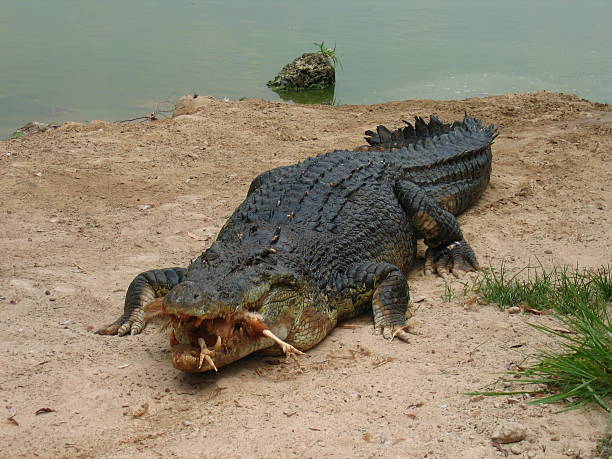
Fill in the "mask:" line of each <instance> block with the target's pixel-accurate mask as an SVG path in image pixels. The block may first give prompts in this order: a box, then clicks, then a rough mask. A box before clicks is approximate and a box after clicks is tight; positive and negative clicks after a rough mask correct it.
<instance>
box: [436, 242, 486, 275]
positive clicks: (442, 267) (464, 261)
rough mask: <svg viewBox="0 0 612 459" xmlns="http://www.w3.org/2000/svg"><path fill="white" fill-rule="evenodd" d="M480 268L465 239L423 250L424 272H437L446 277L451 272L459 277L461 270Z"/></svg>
mask: <svg viewBox="0 0 612 459" xmlns="http://www.w3.org/2000/svg"><path fill="white" fill-rule="evenodd" d="M479 269H480V266H479V265H478V260H476V255H475V254H474V251H473V250H472V248H471V247H470V245H469V244H468V243H467V242H466V241H465V240H463V239H462V240H460V241H456V242H453V243H451V244H449V245H447V246H445V247H436V248H435V249H432V248H428V249H427V251H426V252H425V274H433V273H435V274H438V275H439V276H441V277H442V278H447V277H448V276H449V275H450V274H451V273H452V274H453V275H454V276H455V277H460V276H461V273H462V272H467V271H477V270H479Z"/></svg>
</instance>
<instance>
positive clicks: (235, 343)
mask: <svg viewBox="0 0 612 459" xmlns="http://www.w3.org/2000/svg"><path fill="white" fill-rule="evenodd" d="M168 326H169V327H170V332H169V334H168V338H169V341H170V345H171V352H172V364H173V365H174V367H175V368H177V369H178V370H181V371H186V372H203V371H209V370H213V369H214V370H216V369H217V368H220V367H222V366H224V365H227V364H229V363H232V362H234V361H236V360H238V359H240V358H242V357H244V356H246V355H248V354H251V353H253V352H255V351H258V350H260V349H265V348H268V347H271V346H273V345H274V344H275V343H274V341H273V340H272V339H270V338H268V337H266V336H264V335H263V334H262V332H263V331H264V330H268V329H269V328H268V326H267V325H266V324H265V323H264V322H263V320H262V319H261V316H259V315H258V314H254V313H250V312H241V313H236V314H232V315H228V316H226V317H208V318H206V317H201V316H183V315H181V316H180V317H179V316H177V315H173V314H171V315H170V320H169V323H168ZM282 328H283V329H284V330H286V329H285V328H284V327H282ZM284 330H281V332H282V331H284ZM277 333H278V332H277ZM282 334H283V335H286V331H284V333H282Z"/></svg>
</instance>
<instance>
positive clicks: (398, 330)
mask: <svg viewBox="0 0 612 459" xmlns="http://www.w3.org/2000/svg"><path fill="white" fill-rule="evenodd" d="M374 334H375V335H382V336H383V338H385V339H388V340H389V341H392V340H393V338H399V339H401V340H402V341H405V342H407V343H409V342H410V335H411V334H413V335H414V334H415V333H413V332H411V331H410V325H402V326H401V327H397V326H395V327H389V326H387V327H385V326H383V327H378V328H374Z"/></svg>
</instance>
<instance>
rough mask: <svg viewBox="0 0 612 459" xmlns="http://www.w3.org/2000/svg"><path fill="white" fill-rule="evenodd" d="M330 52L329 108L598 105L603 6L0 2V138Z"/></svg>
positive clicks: (608, 26) (255, 77) (526, 1)
mask: <svg viewBox="0 0 612 459" xmlns="http://www.w3.org/2000/svg"><path fill="white" fill-rule="evenodd" d="M321 41H325V42H326V43H327V44H330V45H332V44H334V43H336V45H337V51H338V53H339V55H340V57H341V60H342V65H343V70H342V71H339V72H338V74H337V83H336V87H335V90H334V94H333V98H334V101H335V103H339V104H354V103H375V102H384V101H389V100H400V99H411V98H419V99H421V98H432V99H458V98H465V97H472V96H483V95H490V94H500V93H506V92H523V91H531V90H551V91H561V92H567V93H576V94H578V95H580V96H581V97H585V98H588V99H591V100H595V101H600V102H608V103H612V2H611V1H610V0H590V1H588V2H577V1H575V0H514V1H511V2H502V1H498V0H464V1H462V2H456V1H451V0H439V1H429V2H426V1H423V0H420V1H411V0H404V1H391V0H378V1H364V0H351V1H346V0H336V1H334V0H326V1H321V0H300V1H294V0H283V1H281V0H278V1H276V0H257V1H252V0H249V1H239V0H236V1H231V0H230V1H217V0H210V1H207V0H172V1H167V0H166V1H161V0H97V1H91V0H80V1H77V0H53V1H49V0H2V2H1V3H0V138H2V137H6V136H8V135H10V133H11V132H12V131H13V130H15V129H16V128H17V127H19V126H21V125H23V124H25V123H26V122H28V121H31V120H37V121H47V122H51V121H55V122H61V121H66V120H74V121H84V120H90V119H103V120H109V121H116V120H122V119H128V118H135V117H138V116H142V115H145V114H147V113H149V112H151V111H153V110H155V109H164V108H168V107H169V106H170V105H171V103H172V102H174V101H175V100H176V99H178V97H180V96H181V95H183V94H185V93H193V92H197V93H199V94H205V95H213V96H217V97H228V98H230V99H238V98H241V97H255V98H264V99H273V100H276V99H279V96H278V95H277V94H275V93H274V92H272V91H271V90H269V89H268V88H267V87H266V86H265V83H266V81H268V80H269V79H270V78H272V77H273V76H274V75H275V74H276V72H277V71H278V70H280V68H281V67H282V66H283V65H284V64H286V63H287V62H289V61H290V60H292V59H293V58H294V57H296V56H298V55H300V54H301V53H302V52H305V51H314V50H315V46H314V45H313V42H321Z"/></svg>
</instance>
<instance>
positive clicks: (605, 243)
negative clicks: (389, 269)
mask: <svg viewBox="0 0 612 459" xmlns="http://www.w3.org/2000/svg"><path fill="white" fill-rule="evenodd" d="M201 102H202V104H201V105H202V106H201V107H200V109H199V111H196V112H195V113H191V114H186V115H182V116H177V117H175V118H172V119H167V120H160V121H151V122H145V123H137V124H112V123H104V122H92V123H88V124H77V123H68V124H65V125H63V126H62V127H61V128H59V129H57V130H55V131H51V132H46V133H41V134H35V135H31V136H27V137H24V138H20V139H16V140H5V141H0V230H1V234H2V237H1V239H0V251H1V253H2V256H1V257H0V281H1V284H0V285H1V288H0V310H1V311H2V314H1V316H0V336H2V339H1V340H0V355H1V362H2V363H1V371H0V395H1V397H2V407H0V412H3V416H2V419H0V456H3V457H49V458H51V457H52V458H57V457H105V458H106V457H108V458H119V457H137V458H140V457H143V458H145V457H147V458H148V457H177V458H182V457H236V456H241V457H275V456H278V457H293V456H298V457H379V456H380V457H407V458H412V457H415V458H416V457H419V458H420V457H430V458H432V457H437V458H457V457H465V458H489V457H492V458H493V457H503V456H504V455H509V456H510V457H535V458H565V457H568V456H569V457H588V455H589V454H590V452H591V451H592V449H593V447H594V445H595V442H596V440H597V438H598V437H599V436H600V435H601V434H602V433H603V430H604V428H605V422H606V416H605V415H604V413H603V411H602V410H600V409H597V408H586V409H579V410H575V411H571V412H565V413H557V411H558V410H559V408H560V407H559V406H533V405H528V404H527V402H528V401H529V400H530V399H529V398H528V397H524V396H520V395H517V396H513V397H493V398H483V397H474V396H468V395H465V393H466V392H469V391H478V390H489V389H504V388H505V389H508V388H509V387H508V386H505V385H504V383H502V382H500V381H499V380H500V378H501V375H500V374H499V372H503V371H506V370H507V369H509V368H512V367H513V365H516V364H517V363H520V362H523V360H524V359H525V358H526V357H527V356H528V355H529V354H531V353H533V352H534V351H535V350H536V349H538V348H539V347H542V346H543V345H545V344H546V343H547V342H549V341H550V339H549V338H547V337H546V336H544V335H543V334H542V333H540V332H538V331H537V330H535V329H533V328H532V327H530V326H529V324H533V323H535V324H552V323H554V322H553V319H552V318H550V317H549V316H534V315H528V314H527V315H523V314H516V315H511V314H508V313H507V312H502V311H500V310H499V309H498V308H496V307H495V306H491V305H466V304H465V303H466V302H465V299H463V298H461V292H462V284H461V283H459V282H453V283H451V285H450V288H452V289H453V290H454V291H455V292H456V293H457V297H456V299H454V300H453V301H443V300H442V298H441V297H442V295H443V294H444V291H445V287H444V281H443V280H442V279H441V278H439V277H432V276H424V275H423V274H422V268H423V265H422V261H420V262H419V263H416V264H415V265H414V268H413V269H412V271H411V272H410V274H409V283H410V288H411V295H412V298H413V300H415V302H414V304H413V306H412V308H413V310H414V317H413V318H412V319H411V323H412V324H413V325H414V327H413V330H414V331H415V333H416V335H415V336H414V337H413V339H412V342H411V343H409V344H407V343H403V342H399V341H393V342H387V341H384V340H383V339H382V338H381V337H379V336H375V335H372V330H371V318H370V317H365V316H364V317H362V318H358V319H355V320H352V321H349V322H347V323H345V324H343V325H342V326H340V327H339V328H337V329H336V330H334V331H333V333H332V334H331V335H330V336H329V337H328V338H327V339H325V340H324V341H323V342H322V343H321V344H320V345H319V346H317V347H316V348H314V349H312V350H311V351H309V352H308V357H304V358H301V359H300V360H299V364H296V363H293V362H291V361H288V362H286V361H285V359H284V358H280V359H278V358H270V357H261V356H250V357H247V358H245V359H243V360H241V361H239V362H237V363H235V364H232V365H230V366H228V367H225V368H222V369H221V370H220V371H219V373H217V374H214V373H205V374H195V375H193V374H184V373H181V372H179V371H177V370H175V369H174V368H173V367H172V365H171V363H170V359H169V352H168V344H167V342H166V338H165V335H164V334H163V333H159V326H158V325H155V324H152V325H150V326H149V327H148V328H147V329H146V330H145V332H144V333H143V334H142V335H140V336H135V337H125V338H118V337H106V336H99V335H96V334H94V333H93V330H95V329H96V328H97V327H99V326H101V325H104V324H107V323H109V322H111V321H112V320H114V319H115V318H116V317H117V316H118V315H119V313H120V310H121V308H122V304H123V295H124V292H125V289H126V287H127V285H128V284H129V283H130V281H131V280H132V278H133V277H134V276H135V275H137V274H138V273H140V272H142V271H145V270H148V269H153V268H161V267H169V266H185V265H187V264H188V263H189V261H190V260H191V259H193V258H195V257H196V256H197V255H199V254H200V253H201V252H202V250H203V249H205V248H206V247H208V246H209V245H210V243H211V242H212V240H214V237H215V235H216V233H217V232H218V230H219V229H220V227H221V226H222V225H223V223H224V221H225V220H226V219H227V217H228V216H229V215H230V214H231V213H232V211H233V209H234V208H235V207H236V206H237V205H238V204H239V203H240V202H241V200H242V199H243V198H244V196H245V193H246V190H247V189H248V185H249V183H250V181H251V180H252V179H253V178H254V177H255V176H256V175H257V174H258V173H260V172H262V171H264V170H266V169H270V168H272V167H275V166H280V165H285V164H291V163H294V162H296V161H299V160H302V159H304V158H306V157H308V156H311V155H315V154H318V153H323V152H326V151H329V150H330V149H334V148H353V147H355V146H357V145H361V144H363V143H364V141H363V132H364V131H365V130H366V129H370V128H373V127H374V126H376V125H377V124H386V125H387V126H389V127H391V126H399V125H400V124H401V120H402V119H411V117H413V116H414V115H428V114H430V113H434V114H436V115H438V116H439V117H441V118H442V119H443V120H446V121H450V120H454V119H460V118H461V117H462V116H463V113H464V112H466V111H467V112H468V113H469V114H470V115H472V116H475V117H479V118H482V119H484V120H485V121H486V122H487V123H495V124H496V125H497V126H499V128H500V132H501V134H500V136H499V138H498V139H497V141H496V142H495V144H494V147H493V151H494V164H493V175H492V180H491V185H490V187H489V188H488V189H487V191H486V192H485V194H484V196H483V198H482V199H481V201H480V202H479V203H478V205H476V206H475V207H474V208H472V209H471V210H469V211H468V212H466V213H465V214H464V215H462V216H461V217H460V223H461V225H462V228H463V231H464V234H465V237H466V239H467V240H468V241H469V242H470V244H471V245H472V247H473V248H474V250H475V251H476V253H477V255H478V257H479V260H480V262H481V264H482V265H483V266H489V265H491V266H497V267H498V266H499V265H500V263H501V262H502V260H503V261H505V263H506V267H507V268H508V269H511V270H518V269H520V268H522V267H524V266H526V265H529V264H537V263H538V262H540V263H542V264H543V265H545V266H551V265H553V264H569V265H576V264H578V265H579V266H581V267H597V266H600V265H602V264H610V263H612V250H611V247H610V241H611V240H612V237H611V236H612V221H611V220H612V215H611V211H610V205H611V202H612V192H611V189H610V183H611V181H610V179H611V178H612V168H611V167H610V164H611V159H612V153H611V152H612V107H611V106H609V105H604V104H596V103H592V102H589V101H586V100H583V99H580V98H578V97H576V96H569V95H562V94H556V93H547V92H539V93H530V94H520V95H514V94H512V95H502V96H495V97H488V98H484V99H467V100H462V101H424V100H410V101H401V102H390V103H385V104H378V105H367V106H339V107H332V106H310V105H287V104H283V103H276V102H267V101H261V100H246V101H241V102H238V101H236V102H224V101H220V100H215V99H212V98H204V97H202V98H201ZM538 260H539V261H538ZM510 388H511V387H510ZM41 409H43V410H44V409H49V410H46V411H43V412H40V411H39V410H41ZM512 423H515V424H519V425H520V426H522V427H523V428H524V429H525V433H526V436H525V439H523V440H522V441H520V442H516V443H512V444H505V445H501V446H500V447H499V448H497V447H495V446H494V445H493V444H492V441H491V437H492V436H493V434H494V432H495V431H496V430H497V429H499V428H505V429H509V428H511V427H512Z"/></svg>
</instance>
